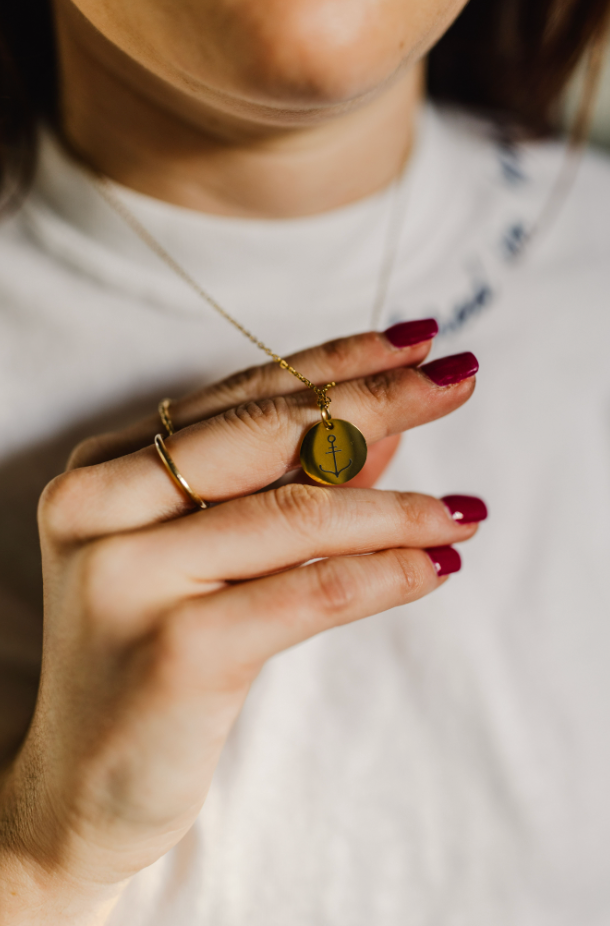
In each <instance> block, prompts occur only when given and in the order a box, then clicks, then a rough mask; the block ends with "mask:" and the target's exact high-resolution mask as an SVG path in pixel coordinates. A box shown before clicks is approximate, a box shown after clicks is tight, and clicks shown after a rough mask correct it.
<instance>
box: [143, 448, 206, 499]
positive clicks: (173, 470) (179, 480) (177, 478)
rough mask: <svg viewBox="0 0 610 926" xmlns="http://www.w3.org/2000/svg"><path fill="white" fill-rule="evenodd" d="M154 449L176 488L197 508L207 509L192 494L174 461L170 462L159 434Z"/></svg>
mask: <svg viewBox="0 0 610 926" xmlns="http://www.w3.org/2000/svg"><path fill="white" fill-rule="evenodd" d="M155 447H156V450H157V453H158V454H159V456H160V457H161V461H162V463H163V465H164V467H165V469H166V470H167V471H168V473H169V474H170V476H171V477H172V479H173V481H174V482H175V483H176V485H177V486H178V488H179V489H182V491H183V492H184V493H185V495H188V497H189V498H190V500H191V501H192V502H194V503H195V505H197V506H198V507H199V508H207V507H208V506H207V504H206V502H204V500H203V499H202V498H199V496H198V495H197V493H196V492H193V490H192V489H191V487H190V485H189V484H188V482H187V481H186V479H185V478H184V476H183V475H182V474H181V473H180V472H179V471H178V468H177V466H176V464H175V463H174V461H173V460H172V458H171V456H170V455H169V451H168V449H167V447H166V446H165V444H164V442H163V438H162V437H161V435H160V434H157V436H156V437H155Z"/></svg>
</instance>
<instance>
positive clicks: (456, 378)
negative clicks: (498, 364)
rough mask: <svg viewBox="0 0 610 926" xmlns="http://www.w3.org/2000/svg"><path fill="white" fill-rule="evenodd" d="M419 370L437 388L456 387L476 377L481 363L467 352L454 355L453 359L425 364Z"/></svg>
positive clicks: (442, 359)
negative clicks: (471, 377)
mask: <svg viewBox="0 0 610 926" xmlns="http://www.w3.org/2000/svg"><path fill="white" fill-rule="evenodd" d="M419 369H420V370H421V371H422V373H425V374H426V376H427V377H428V379H431V380H432V382H433V383H436V385H437V386H454V385H455V384H456V383H461V382H462V380H463V379H468V378H469V377H470V376H474V374H475V373H476V372H477V370H478V369H479V361H478V360H477V358H476V357H475V355H474V354H471V353H470V351H466V353H464V354H452V356H451V357H441V358H440V359H439V360H433V361H432V362H431V363H424V365H423V366H422V367H419Z"/></svg>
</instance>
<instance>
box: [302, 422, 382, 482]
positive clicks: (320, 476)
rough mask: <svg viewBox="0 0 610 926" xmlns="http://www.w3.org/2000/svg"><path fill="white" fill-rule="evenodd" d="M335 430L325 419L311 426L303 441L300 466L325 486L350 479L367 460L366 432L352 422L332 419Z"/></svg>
mask: <svg viewBox="0 0 610 926" xmlns="http://www.w3.org/2000/svg"><path fill="white" fill-rule="evenodd" d="M331 421H332V426H333V427H332V430H330V429H329V428H327V427H326V425H325V424H324V422H323V421H319V422H318V424H314V426H313V428H310V429H309V431H308V432H307V434H306V435H305V437H304V438H303V443H302V444H301V466H302V467H303V469H304V470H305V472H306V473H307V475H308V476H310V477H311V478H312V479H315V480H316V482H322V483H324V484H325V485H330V486H339V485H342V484H343V483H344V482H349V481H350V479H353V478H354V476H356V475H357V473H359V472H360V470H361V469H362V467H363V466H364V464H365V463H366V441H365V439H364V435H363V434H362V433H361V432H360V431H359V430H358V428H356V427H355V426H354V425H353V424H350V423H349V421H341V419H340V418H333V419H331Z"/></svg>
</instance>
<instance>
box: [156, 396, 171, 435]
mask: <svg viewBox="0 0 610 926" xmlns="http://www.w3.org/2000/svg"><path fill="white" fill-rule="evenodd" d="M171 404H172V400H171V399H161V401H160V402H159V405H158V406H157V410H158V412H159V417H160V419H161V424H162V425H163V427H164V428H165V430H166V431H167V436H168V437H171V436H172V434H173V433H174V423H173V421H172V419H171V415H170V413H169V407H170V405H171Z"/></svg>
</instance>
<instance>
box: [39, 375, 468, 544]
mask: <svg viewBox="0 0 610 926" xmlns="http://www.w3.org/2000/svg"><path fill="white" fill-rule="evenodd" d="M475 369H476V367H475ZM473 389H474V370H473V375H471V376H467V377H466V378H465V379H463V380H462V381H460V382H459V383H456V384H452V385H447V386H443V385H440V386H439V385H437V384H435V383H434V382H433V381H432V380H431V379H429V378H428V376H427V375H426V374H425V372H424V371H422V370H421V369H413V368H410V367H409V368H400V369H395V370H391V371H386V372H383V373H380V374H376V375H374V376H369V377H365V378H363V379H359V380H353V381H351V382H346V383H341V384H339V385H338V386H337V387H335V389H334V390H333V414H334V416H335V417H337V418H344V419H347V420H348V421H351V422H352V423H353V424H354V425H356V427H358V428H359V429H360V430H361V431H362V433H363V434H364V436H365V438H366V440H367V441H368V442H369V443H374V442H376V441H379V440H381V439H382V438H385V437H387V436H388V435H390V434H398V433H400V432H402V431H405V430H408V429H410V428H413V427H417V426H418V425H421V424H424V423H426V422H428V421H433V420H435V419H436V418H440V417H442V416H444V415H447V414H448V413H449V412H451V411H453V410H455V409H456V408H458V407H459V406H460V405H462V404H463V403H464V402H465V401H466V400H467V399H468V398H469V397H470V395H471V394H472V391H473ZM317 420H319V416H318V414H317V410H316V408H315V405H314V403H313V398H312V396H311V395H310V394H309V393H296V394H294V395H290V396H280V397H277V398H273V399H265V400H263V401H260V402H251V403H248V404H247V405H243V406H239V407H237V408H234V409H231V410H230V411H228V412H225V413H223V414H222V415H218V416H216V417H215V418H211V419H208V420H207V421H203V422H200V423H198V424H195V425H192V426H191V427H189V428H186V429H184V430H183V431H180V432H179V433H177V434H175V435H174V436H173V437H171V438H168V440H167V442H166V446H167V449H168V450H169V452H170V454H171V456H172V458H173V459H174V462H175V464H176V466H177V468H178V470H179V471H180V472H181V473H182V475H183V476H184V478H185V479H186V480H187V482H188V483H189V485H190V486H191V488H192V489H193V490H194V491H195V492H196V493H197V494H198V495H199V496H201V497H202V498H204V499H205V500H206V501H213V502H219V501H226V500H227V499H230V498H236V497H239V496H242V495H248V494H251V493H253V492H256V491H258V490H260V489H261V488H264V487H265V486H267V485H270V484H271V483H272V482H274V481H276V480H277V479H279V478H280V477H281V476H283V475H284V474H285V473H286V472H288V471H289V470H291V469H295V468H296V467H298V465H299V448H300V443H301V440H302V438H303V435H304V433H305V432H306V431H307V429H308V428H309V427H311V425H313V424H315V423H316V421H317ZM60 480H63V488H64V489H65V491H66V492H67V494H68V498H67V499H66V503H65V504H64V505H63V506H62V508H61V510H62V511H63V517H64V518H65V522H66V539H67V540H69V541H72V540H73V539H74V538H75V536H76V537H77V538H78V539H79V540H87V539H91V538H93V537H99V536H102V535H104V534H108V533H115V532H117V531H126V530H134V529H137V528H140V527H143V526H145V525H148V524H152V523H155V522H159V521H165V520H168V519H170V518H173V517H179V516H180V515H182V514H185V513H186V512H187V511H188V510H189V507H190V503H189V501H188V499H187V498H186V497H185V496H184V495H183V494H182V492H181V491H180V490H179V489H178V488H177V487H176V486H175V484H174V483H173V482H172V480H171V479H170V478H169V476H168V474H167V472H166V471H165V469H164V467H163V466H162V464H161V461H160V460H159V458H158V456H157V453H156V451H155V449H154V447H147V448H144V449H143V450H140V451H138V452H136V453H133V454H130V455H129V456H127V457H121V458H119V459H116V460H109V461H108V462H106V463H102V464H99V465H97V466H92V467H85V468H83V469H77V470H73V471H71V472H69V473H67V474H65V475H64V476H63V477H60ZM92 501H95V502H96V503H95V504H92ZM56 527H58V528H59V531H58V533H59V534H61V525H57V524H56ZM56 532H57V531H56ZM58 539H61V538H58Z"/></svg>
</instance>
